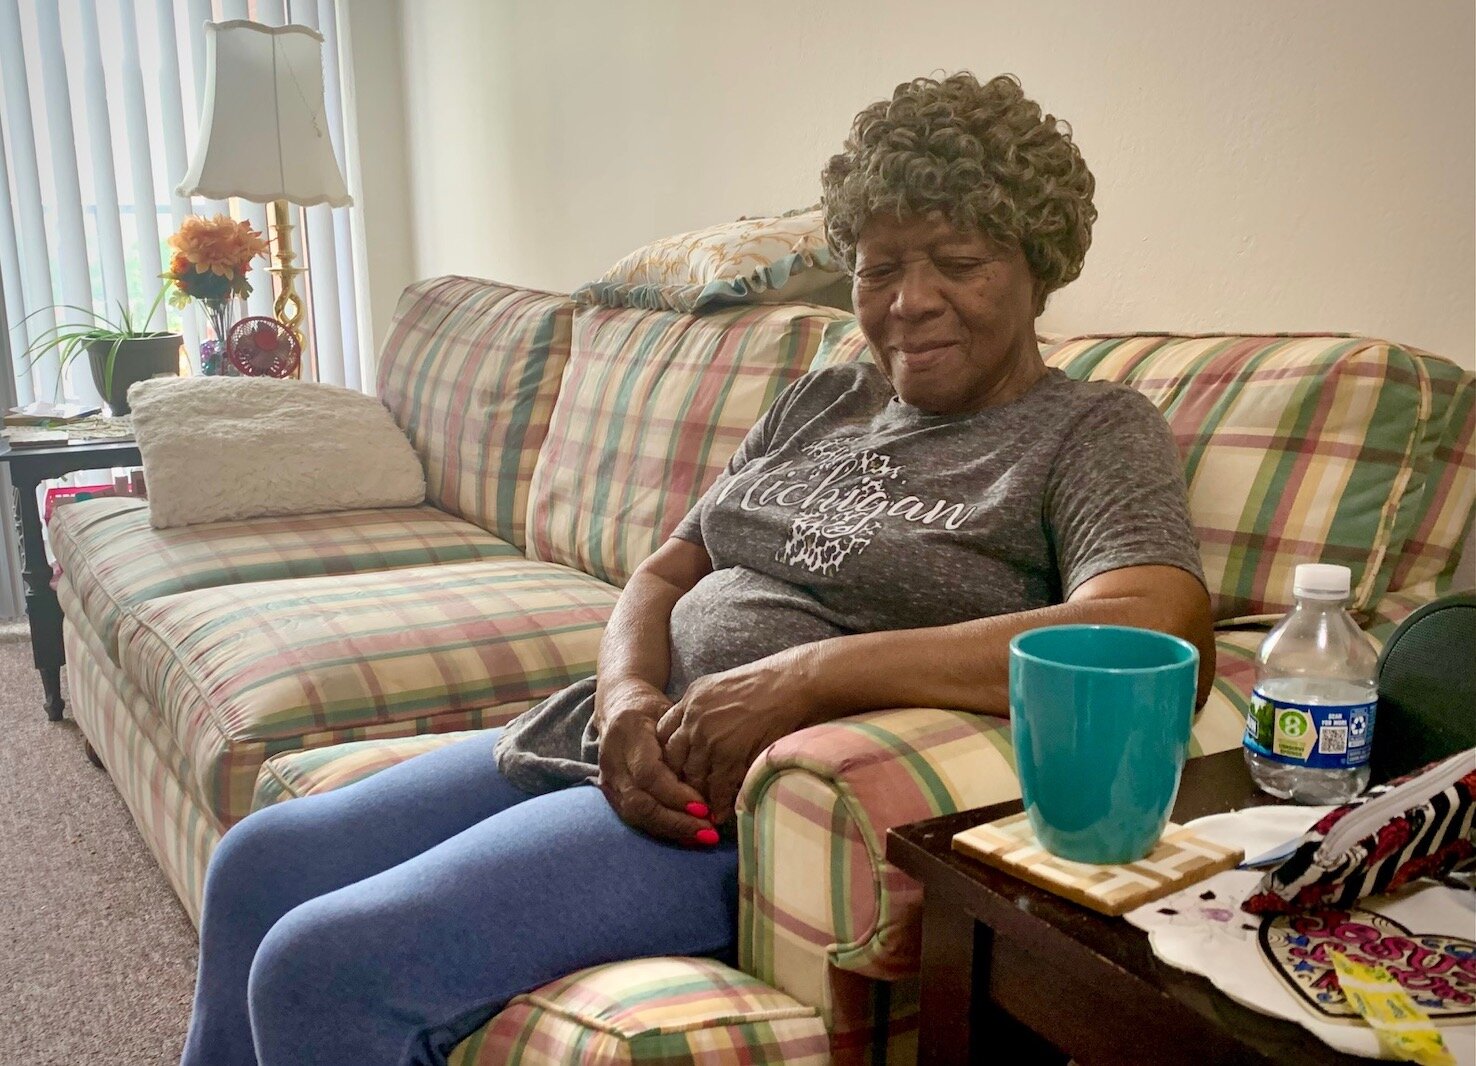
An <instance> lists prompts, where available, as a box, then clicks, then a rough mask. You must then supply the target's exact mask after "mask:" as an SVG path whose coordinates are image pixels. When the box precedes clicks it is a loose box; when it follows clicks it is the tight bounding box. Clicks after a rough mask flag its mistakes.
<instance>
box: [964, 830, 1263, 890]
mask: <svg viewBox="0 0 1476 1066" xmlns="http://www.w3.org/2000/svg"><path fill="white" fill-rule="evenodd" d="M953 850H954V851H959V852H962V853H964V854H965V855H968V856H969V857H971V858H975V859H979V860H982V861H983V862H986V863H988V864H989V865H990V866H995V867H998V868H999V869H1001V870H1004V871H1005V872H1006V873H1010V874H1014V875H1015V876H1016V877H1018V878H1019V879H1020V880H1022V881H1028V882H1029V883H1030V884H1032V885H1034V886H1035V887H1037V888H1043V889H1045V890H1046V891H1047V892H1054V893H1056V894H1057V895H1060V896H1065V897H1066V898H1067V899H1069V900H1072V901H1074V902H1076V903H1080V904H1081V905H1082V906H1083V907H1090V908H1091V909H1092V910H1094V911H1098V912H1100V913H1102V914H1106V915H1113V916H1116V915H1119V914H1124V913H1126V912H1127V911H1130V910H1132V909H1133V908H1134V907H1137V906H1141V905H1142V904H1144V903H1151V902H1152V901H1153V900H1155V899H1159V898H1161V897H1163V896H1166V895H1168V894H1169V893H1170V892H1176V891H1178V890H1179V889H1181V888H1185V887H1187V886H1189V885H1192V884H1194V883H1195V882H1196V881H1203V880H1204V879H1205V878H1206V877H1210V876H1212V875H1213V874H1217V873H1219V872H1220V871H1221V870H1228V869H1230V868H1231V867H1232V866H1234V865H1236V864H1237V863H1238V862H1240V860H1241V859H1243V858H1245V852H1243V851H1232V850H1231V849H1229V848H1224V847H1221V846H1220V845H1219V844H1212V843H1210V842H1209V841H1208V840H1205V839H1204V838H1202V837H1199V836H1196V835H1195V834H1194V833H1193V832H1192V831H1190V830H1188V829H1185V828H1184V827H1183V826H1179V825H1175V824H1174V823H1173V822H1170V823H1169V824H1168V825H1167V826H1165V827H1164V831H1163V838H1162V839H1161V840H1159V842H1158V844H1157V845H1156V846H1155V847H1154V849H1153V851H1152V852H1150V853H1149V854H1148V855H1145V856H1144V857H1143V858H1141V859H1139V860H1138V861H1137V862H1129V863H1122V864H1120V865H1116V866H1097V865H1093V864H1092V863H1085V862H1072V861H1071V860H1070V859H1063V858H1060V857H1059V856H1056V855H1052V854H1051V853H1050V852H1048V851H1046V850H1045V848H1043V847H1041V846H1040V842H1039V841H1037V840H1036V839H1035V833H1034V831H1033V830H1032V829H1031V828H1030V820H1029V818H1027V817H1026V815H1025V814H1024V812H1021V813H1020V814H1012V815H1010V816H1009V817H1007V818H1000V819H998V820H997V821H993V822H988V823H986V824H984V825H976V826H974V827H973V828H972V829H965V830H964V831H963V832H961V833H955V834H954V837H953Z"/></svg>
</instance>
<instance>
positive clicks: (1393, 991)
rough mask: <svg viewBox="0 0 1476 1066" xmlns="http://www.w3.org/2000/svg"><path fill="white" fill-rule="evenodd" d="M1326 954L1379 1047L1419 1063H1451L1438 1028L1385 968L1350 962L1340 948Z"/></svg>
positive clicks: (1432, 1065)
mask: <svg viewBox="0 0 1476 1066" xmlns="http://www.w3.org/2000/svg"><path fill="white" fill-rule="evenodd" d="M1329 954H1331V955H1332V962H1333V968H1334V969H1335V970H1337V973H1338V984H1339V985H1341V986H1342V988H1343V995H1345V996H1347V997H1348V1002H1349V1003H1351V1004H1353V1007H1354V1009H1355V1010H1357V1011H1358V1013H1359V1014H1360V1015H1362V1016H1363V1020H1364V1021H1366V1022H1368V1024H1369V1027H1370V1028H1371V1029H1373V1031H1374V1035H1375V1036H1377V1037H1378V1038H1379V1046H1380V1047H1381V1048H1383V1049H1384V1050H1385V1051H1387V1052H1388V1053H1389V1054H1390V1055H1393V1056H1395V1057H1396V1058H1399V1059H1403V1060H1404V1061H1406V1062H1417V1063H1419V1064H1420V1066H1455V1059H1454V1058H1452V1057H1451V1054H1450V1051H1449V1049H1448V1048H1446V1046H1445V1041H1444V1040H1442V1039H1441V1038H1440V1030H1439V1029H1436V1028H1435V1023H1433V1022H1432V1021H1430V1016H1429V1015H1428V1014H1426V1013H1425V1012H1424V1011H1422V1010H1420V1008H1419V1007H1418V1006H1417V1005H1416V1004H1415V1001H1414V1000H1412V999H1410V998H1409V993H1408V992H1406V991H1405V990H1404V989H1403V987H1401V986H1400V984H1399V982H1398V981H1396V980H1394V978H1393V977H1392V976H1390V974H1389V971H1388V970H1386V969H1384V968H1383V967H1382V966H1378V965H1371V964H1365V963H1361V962H1354V961H1353V960H1352V959H1350V958H1348V956H1347V955H1346V954H1344V953H1343V952H1341V951H1332V952H1329Z"/></svg>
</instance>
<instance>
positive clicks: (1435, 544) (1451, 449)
mask: <svg viewBox="0 0 1476 1066" xmlns="http://www.w3.org/2000/svg"><path fill="white" fill-rule="evenodd" d="M1425 365H1426V367H1427V368H1428V369H1429V371H1430V383H1431V386H1432V399H1433V400H1434V404H1433V409H1432V412H1431V419H1430V421H1431V424H1432V426H1443V427H1444V428H1443V429H1442V430H1441V432H1440V433H1439V435H1438V438H1437V439H1436V441H1435V448H1434V451H1433V453H1432V455H1431V457H1430V465H1429V467H1428V468H1427V469H1426V470H1425V471H1424V472H1423V477H1422V478H1421V479H1420V484H1419V486H1418V489H1419V493H1420V505H1419V509H1420V512H1421V514H1420V518H1419V522H1418V523H1417V524H1416V526H1415V528H1414V530H1413V531H1412V532H1411V533H1410V535H1409V537H1408V539H1406V540H1405V542H1404V546H1403V547H1402V548H1401V549H1400V551H1399V553H1398V556H1397V557H1396V558H1395V561H1394V573H1393V576H1392V577H1391V578H1390V579H1389V591H1390V592H1402V591H1404V590H1406V589H1412V588H1418V587H1420V586H1421V585H1423V584H1425V583H1427V582H1430V581H1434V582H1435V587H1434V590H1435V591H1436V592H1445V591H1446V590H1447V589H1448V588H1449V587H1450V584H1451V579H1452V578H1453V577H1454V575H1455V570H1456V566H1457V564H1458V563H1459V562H1460V561H1461V548H1462V547H1463V546H1464V544H1465V539H1466V537H1467V536H1468V535H1469V534H1470V531H1471V519H1472V512H1473V509H1476V375H1473V374H1472V373H1471V372H1470V371H1469V370H1462V369H1461V368H1460V367H1458V366H1456V365H1455V364H1453V363H1447V362H1445V361H1444V360H1437V359H1433V358H1431V359H1427V360H1426V361H1425ZM1410 491H1411V492H1413V491H1415V487H1414V486H1411V489H1410Z"/></svg>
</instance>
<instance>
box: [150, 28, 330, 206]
mask: <svg viewBox="0 0 1476 1066" xmlns="http://www.w3.org/2000/svg"><path fill="white" fill-rule="evenodd" d="M175 191H176V192H178V193H179V194H180V195H181V196H205V197H209V198H210V199H212V200H224V199H227V198H228V197H231V196H239V197H241V198H242V199H246V200H251V201H254V202H256V203H270V202H271V201H273V200H290V201H291V202H293V203H295V204H302V205H304V206H307V205H310V204H324V203H326V204H332V205H333V206H334V207H343V206H345V205H347V204H351V203H353V200H352V198H350V196H349V194H348V190H347V189H346V188H345V187H344V181H343V171H341V170H340V169H339V168H338V160H336V159H335V158H334V157H333V142H332V141H330V140H329V139H328V119H327V117H326V115H325V114H324V108H323V36H322V34H320V33H318V32H317V31H316V30H313V29H309V28H308V27H306V26H263V25H261V24H260V23H258V22H247V21H244V20H241V19H235V20H232V21H230V22H207V23H206V24H205V105H204V107H203V108H202V109H201V114H200V140H199V143H198V144H196V145H195V155H194V158H193V159H191V160H190V169H189V172H188V173H186V174H185V176H184V181H182V182H180V185H179V188H178V189H176V190H175Z"/></svg>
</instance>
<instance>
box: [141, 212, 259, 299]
mask: <svg viewBox="0 0 1476 1066" xmlns="http://www.w3.org/2000/svg"><path fill="white" fill-rule="evenodd" d="M169 247H171V248H173V249H174V254H173V256H171V258H170V260H169V273H167V274H165V275H163V276H164V277H165V278H168V279H169V280H171V281H173V282H174V285H175V292H174V294H173V296H172V297H171V298H170V302H171V303H173V304H174V305H175V306H176V307H182V306H184V304H185V303H186V302H187V301H188V300H189V298H190V297H192V296H194V297H198V298H200V299H202V300H223V299H225V298H226V297H228V296H240V297H246V296H249V295H250V294H251V283H250V282H248V281H247V280H246V274H247V272H248V271H250V269H251V260H252V259H254V258H256V257H257V256H259V255H265V254H266V253H267V251H268V249H269V248H270V245H268V244H267V241H266V239H265V238H264V237H262V235H261V234H260V233H258V232H257V231H256V230H255V229H253V228H252V226H251V223H249V222H237V221H236V220H235V219H233V218H231V217H230V216H229V215H216V216H215V217H214V218H201V217H200V216H199V215H191V216H189V217H188V218H186V219H185V220H184V222H182V223H181V224H180V227H179V232H178V233H176V234H174V235H173V236H172V237H170V238H169Z"/></svg>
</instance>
